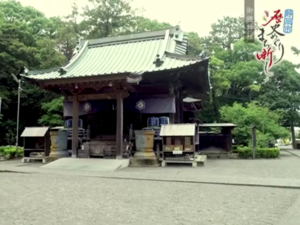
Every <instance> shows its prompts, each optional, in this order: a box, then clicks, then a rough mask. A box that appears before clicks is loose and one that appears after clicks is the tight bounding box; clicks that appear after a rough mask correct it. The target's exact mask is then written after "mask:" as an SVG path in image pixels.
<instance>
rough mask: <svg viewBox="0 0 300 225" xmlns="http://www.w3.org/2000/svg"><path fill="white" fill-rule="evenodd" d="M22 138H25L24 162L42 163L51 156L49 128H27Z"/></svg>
mask: <svg viewBox="0 0 300 225" xmlns="http://www.w3.org/2000/svg"><path fill="white" fill-rule="evenodd" d="M21 137H23V138H24V141H23V142H24V157H23V159H22V162H23V163H25V162H31V161H42V162H43V163H45V158H46V157H47V156H49V154H50V144H51V143H50V134H49V127H26V128H25V130H24V131H23V133H22V134H21Z"/></svg>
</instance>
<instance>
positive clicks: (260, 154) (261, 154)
mask: <svg viewBox="0 0 300 225" xmlns="http://www.w3.org/2000/svg"><path fill="white" fill-rule="evenodd" d="M236 152H237V153H238V154H239V157H240V158H243V159H248V158H252V148H250V147H240V148H238V149H237V150H236ZM279 155H280V149H279V148H257V149H256V154H255V157H256V158H264V159H270V158H278V157H279Z"/></svg>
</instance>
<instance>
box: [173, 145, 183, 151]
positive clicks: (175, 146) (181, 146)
mask: <svg viewBox="0 0 300 225" xmlns="http://www.w3.org/2000/svg"><path fill="white" fill-rule="evenodd" d="M182 150H183V145H174V151H182Z"/></svg>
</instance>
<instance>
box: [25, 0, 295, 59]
mask: <svg viewBox="0 0 300 225" xmlns="http://www.w3.org/2000/svg"><path fill="white" fill-rule="evenodd" d="M19 1H20V2H21V3H22V4H23V5H26V6H28V5H30V6H33V7H35V8H36V9H38V10H40V11H42V12H43V13H44V14H45V15H46V16H48V17H50V16H63V15H67V14H68V13H69V12H70V11H71V3H72V2H73V0H43V1H41V0H19ZM75 2H76V3H77V4H78V6H79V7H83V6H85V5H86V4H87V2H88V1H87V0H76V1H75ZM296 2H297V1H295V0H284V1H280V0H260V1H258V0H256V1H255V9H254V11H255V20H256V21H257V22H258V23H259V24H262V23H264V21H263V16H264V11H265V10H268V11H269V12H270V15H272V12H273V11H275V10H278V9H280V10H281V11H282V12H284V11H285V10H286V9H293V10H294V24H293V28H295V29H294V30H293V32H292V33H291V34H286V35H285V37H282V38H281V43H282V44H283V45H284V49H285V54H284V58H283V59H286V60H289V61H291V62H293V63H299V60H300V56H299V57H297V56H294V55H293V53H292V51H291V50H290V48H291V46H296V47H300V40H299V38H298V40H297V37H300V30H299V29H298V30H297V29H296V27H300V26H299V23H300V16H299V17H298V14H297V13H298V12H297V10H295V9H296V5H297V3H296ZM132 7H133V8H140V7H143V8H144V9H145V12H144V13H143V15H144V16H145V17H148V18H150V19H157V20H158V21H160V22H168V23H170V24H173V25H177V24H178V23H179V25H180V26H181V29H182V30H183V31H185V32H190V31H195V32H197V33H198V34H199V36H200V37H201V36H206V35H208V34H209V31H210V30H211V24H212V23H215V22H217V20H218V19H222V18H223V17H224V16H232V17H238V16H244V0H226V1H225V0H209V1H201V0H184V1H181V0H177V1H176V0H133V3H132ZM283 14H284V13H283ZM299 15H300V14H299ZM270 31H271V30H269V32H270ZM281 31H282V30H281ZM269 32H267V33H269ZM256 35H258V34H256Z"/></svg>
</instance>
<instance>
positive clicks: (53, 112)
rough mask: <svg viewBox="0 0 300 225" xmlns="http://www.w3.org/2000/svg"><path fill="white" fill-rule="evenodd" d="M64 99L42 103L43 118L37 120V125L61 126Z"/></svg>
mask: <svg viewBox="0 0 300 225" xmlns="http://www.w3.org/2000/svg"><path fill="white" fill-rule="evenodd" d="M63 101H64V98H63V97H59V98H55V99H53V100H52V101H51V102H46V103H42V109H43V111H44V114H43V116H42V117H41V119H39V123H40V124H41V125H45V126H62V125H63V123H64V120H63V110H64V104H63Z"/></svg>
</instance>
